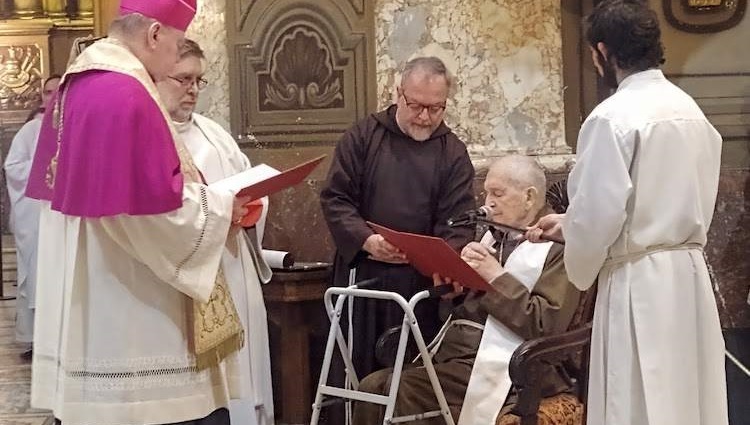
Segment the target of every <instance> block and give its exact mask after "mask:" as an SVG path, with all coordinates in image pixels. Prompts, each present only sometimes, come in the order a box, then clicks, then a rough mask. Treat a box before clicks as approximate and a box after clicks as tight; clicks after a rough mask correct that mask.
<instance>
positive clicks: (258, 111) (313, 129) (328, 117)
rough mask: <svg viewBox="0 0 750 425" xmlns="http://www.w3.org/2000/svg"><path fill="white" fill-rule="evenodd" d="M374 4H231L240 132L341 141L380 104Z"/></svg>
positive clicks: (246, 0)
mask: <svg viewBox="0 0 750 425" xmlns="http://www.w3.org/2000/svg"><path fill="white" fill-rule="evenodd" d="M370 1H371V0H307V1H305V0H298V1H294V0H276V1H274V0H241V1H234V0H229V1H228V2H227V26H228V28H229V51H230V79H231V96H230V98H231V110H232V111H231V115H232V130H233V133H234V134H237V135H246V134H253V135H255V136H256V137H257V138H258V139H259V140H260V141H261V142H333V141H335V140H337V139H338V138H339V136H340V135H341V133H342V132H343V131H344V130H346V129H347V128H348V127H349V126H351V124H352V123H353V122H354V121H356V120H357V119H359V118H361V117H363V116H364V115H365V114H366V113H367V112H369V111H371V110H372V109H373V108H374V107H375V104H376V100H375V90H374V86H375V75H374V69H375V67H374V45H373V41H374V40H373V38H374V37H373V12H372V7H371V5H370V4H369V3H370Z"/></svg>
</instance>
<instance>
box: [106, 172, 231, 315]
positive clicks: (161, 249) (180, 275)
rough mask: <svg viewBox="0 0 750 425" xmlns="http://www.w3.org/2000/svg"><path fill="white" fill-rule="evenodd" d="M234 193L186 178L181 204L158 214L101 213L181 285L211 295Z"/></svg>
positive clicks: (130, 247) (120, 240)
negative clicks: (218, 189)
mask: <svg viewBox="0 0 750 425" xmlns="http://www.w3.org/2000/svg"><path fill="white" fill-rule="evenodd" d="M233 200H234V195H233V194H232V193H230V192H223V191H222V192H220V191H217V190H215V189H211V188H209V187H208V186H206V185H203V184H198V183H187V184H185V186H184V189H183V195H182V207H180V208H179V209H177V210H174V211H171V212H168V213H165V214H155V215H142V216H129V215H119V216H114V217H106V218H102V219H101V220H99V221H100V223H101V226H102V227H103V229H104V231H105V232H107V234H108V235H109V236H110V237H111V238H112V239H113V240H114V241H115V242H116V243H117V244H118V245H120V246H121V247H122V248H123V249H124V250H125V251H126V252H128V253H129V254H130V255H132V256H133V258H135V259H136V260H137V261H140V262H141V263H143V264H145V265H146V266H147V267H148V268H149V269H150V270H151V271H152V272H153V273H154V274H156V276H158V277H159V278H160V279H161V280H162V281H164V282H165V283H167V284H169V285H172V286H173V287H174V288H175V289H177V290H178V291H180V292H182V293H184V294H185V295H187V296H189V297H191V298H194V299H196V300H199V301H202V302H206V301H208V298H209V296H210V295H211V291H212V290H213V287H214V283H215V281H216V274H217V272H218V270H219V264H220V262H221V254H222V251H223V249H224V245H225V244H226V240H227V235H228V233H229V227H230V225H231V214H232V203H233Z"/></svg>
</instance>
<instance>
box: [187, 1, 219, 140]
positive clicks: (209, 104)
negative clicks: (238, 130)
mask: <svg viewBox="0 0 750 425" xmlns="http://www.w3.org/2000/svg"><path fill="white" fill-rule="evenodd" d="M225 10H226V3H225V1H224V0H207V1H199V2H198V12H197V14H196V16H195V19H194V20H193V23H192V24H191V25H190V28H189V29H188V31H187V37H188V38H191V39H193V40H195V41H196V42H197V43H198V44H200V46H201V47H202V48H203V51H204V52H205V53H206V59H207V61H208V63H207V67H206V74H205V78H206V80H208V82H209V84H208V86H207V87H206V89H205V90H204V91H203V92H201V94H200V97H199V101H198V106H197V108H196V110H197V111H198V112H199V113H201V114H203V115H206V116H208V117H209V118H212V119H214V120H216V121H217V122H218V123H219V124H221V125H222V126H223V127H224V128H226V129H229V52H228V51H227V30H226V21H225V19H224V17H225Z"/></svg>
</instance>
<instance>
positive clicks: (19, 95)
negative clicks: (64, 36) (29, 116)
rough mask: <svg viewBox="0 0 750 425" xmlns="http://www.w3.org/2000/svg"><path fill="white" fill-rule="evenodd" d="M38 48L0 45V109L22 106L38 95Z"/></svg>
mask: <svg viewBox="0 0 750 425" xmlns="http://www.w3.org/2000/svg"><path fill="white" fill-rule="evenodd" d="M41 53H42V51H41V49H40V48H39V46H37V45H27V46H0V110H25V109H32V108H34V107H35V106H36V104H37V103H38V102H39V100H40V98H41V92H40V90H41V87H40V82H41V80H42V70H41Z"/></svg>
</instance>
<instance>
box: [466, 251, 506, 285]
mask: <svg viewBox="0 0 750 425" xmlns="http://www.w3.org/2000/svg"><path fill="white" fill-rule="evenodd" d="M496 253H497V251H495V250H494V249H493V248H488V247H486V246H484V245H482V244H480V243H479V242H469V244H468V245H466V246H465V247H464V249H463V250H461V259H462V260H464V261H465V262H466V264H468V265H470V266H471V268H472V269H474V270H476V271H477V273H479V276H482V278H483V279H484V280H485V281H486V282H492V281H493V280H495V279H496V278H497V277H498V276H500V275H501V274H503V273H505V269H503V266H501V265H500V262H498V261H497V259H496V258H495V254H496Z"/></svg>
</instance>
